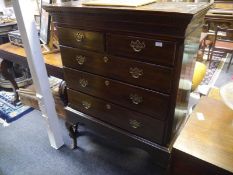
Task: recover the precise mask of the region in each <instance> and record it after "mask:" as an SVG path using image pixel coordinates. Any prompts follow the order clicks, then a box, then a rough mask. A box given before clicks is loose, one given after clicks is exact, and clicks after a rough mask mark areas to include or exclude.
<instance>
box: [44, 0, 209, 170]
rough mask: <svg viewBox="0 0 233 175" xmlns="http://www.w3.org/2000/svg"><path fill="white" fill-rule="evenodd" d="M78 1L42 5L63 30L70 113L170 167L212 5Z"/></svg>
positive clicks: (72, 117) (72, 119)
mask: <svg viewBox="0 0 233 175" xmlns="http://www.w3.org/2000/svg"><path fill="white" fill-rule="evenodd" d="M81 3H82V1H78V2H70V3H64V5H63V4H59V5H56V4H55V5H50V6H49V5H48V6H44V8H45V9H46V10H47V11H48V12H50V14H51V15H52V16H53V19H54V22H55V24H56V25H57V29H58V37H59V42H60V45H61V46H60V48H61V55H62V61H63V65H64V75H65V81H66V82H67V86H68V99H69V106H68V107H67V108H66V111H67V116H66V120H67V121H68V122H70V123H71V124H75V123H84V124H85V125H86V126H87V127H91V128H93V129H95V130H96V131H97V132H100V133H103V135H104V136H106V137H107V136H109V137H111V138H114V139H117V140H118V141H119V142H123V143H124V144H125V145H131V146H136V147H139V148H143V149H145V150H147V151H148V152H150V153H151V155H155V156H154V157H155V158H156V159H158V161H157V162H156V163H158V164H160V165H162V166H167V165H168V162H169V160H170V152H171V147H172V142H173V139H174V138H175V135H176V134H177V132H178V130H179V128H180V126H181V124H182V122H183V121H184V119H185V117H186V114H187V104H188V99H189V92H190V90H191V84H192V83H191V82H192V75H193V69H194V67H193V66H194V61H195V60H194V55H196V52H197V49H198V46H199V38H200V33H201V26H202V22H203V18H204V15H205V13H206V12H207V10H208V8H209V4H207V3H192V4H189V3H174V2H162V3H160V2H157V3H153V4H149V5H145V6H141V7H137V8H129V7H128V8H127V7H122V8H119V7H114V8H113V7H93V6H83V5H82V4H81ZM177 24H179V25H177ZM75 129H76V128H75Z"/></svg>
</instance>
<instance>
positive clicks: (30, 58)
mask: <svg viewBox="0 0 233 175" xmlns="http://www.w3.org/2000/svg"><path fill="white" fill-rule="evenodd" d="M31 3H32V2H31V0H13V7H14V11H15V16H16V19H17V24H18V27H19V30H20V33H21V37H22V40H23V45H24V48H25V51H26V55H27V62H28V65H29V68H30V72H31V75H32V79H33V83H34V85H35V88H36V93H37V97H38V99H39V106H40V109H41V112H42V116H43V117H44V118H45V120H46V124H47V132H48V136H49V141H50V144H51V146H52V147H53V148H55V149H58V148H60V147H61V146H62V145H63V144H64V142H63V138H62V134H61V130H60V125H59V121H58V117H57V113H56V110H55V103H54V99H53V96H52V93H51V90H50V87H49V80H48V75H47V71H46V67H45V63H44V59H43V55H42V53H41V46H40V43H39V37H38V34H37V30H36V26H35V22H34V16H33V11H32V4H31ZM38 134H40V133H38Z"/></svg>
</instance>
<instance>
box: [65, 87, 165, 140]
mask: <svg viewBox="0 0 233 175" xmlns="http://www.w3.org/2000/svg"><path fill="white" fill-rule="evenodd" d="M68 98H69V102H70V104H69V105H70V106H71V107H72V108H74V109H76V110H78V111H80V112H83V113H85V114H88V115H91V116H93V117H95V118H98V119H100V120H102V121H104V122H106V123H109V124H112V125H114V126H116V127H119V128H121V129H124V130H126V131H129V132H131V133H133V134H136V135H138V136H141V137H143V138H145V139H149V140H151V141H153V142H156V143H160V144H161V143H162V138H163V135H164V133H163V132H164V122H162V121H160V120H155V119H153V118H150V117H147V116H145V115H142V114H139V113H136V112H133V111H130V110H127V109H125V108H122V107H120V106H117V105H114V104H112V103H109V102H106V101H104V100H100V99H98V98H94V97H92V96H89V95H86V94H83V93H80V92H77V91H73V90H70V89H68Z"/></svg>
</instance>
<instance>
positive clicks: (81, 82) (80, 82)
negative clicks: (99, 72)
mask: <svg viewBox="0 0 233 175" xmlns="http://www.w3.org/2000/svg"><path fill="white" fill-rule="evenodd" d="M79 84H80V85H81V86H82V87H86V86H87V85H88V81H87V80H85V79H84V78H82V79H80V80H79Z"/></svg>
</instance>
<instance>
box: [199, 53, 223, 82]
mask: <svg viewBox="0 0 233 175" xmlns="http://www.w3.org/2000/svg"><path fill="white" fill-rule="evenodd" d="M225 60H226V58H225V57H224V56H223V55H216V56H213V58H212V62H211V65H210V66H209V65H207V71H206V75H205V77H204V79H203V80H202V82H201V85H210V86H211V85H214V83H215V81H216V79H217V78H218V76H219V73H220V72H221V70H222V68H223V65H224V63H225Z"/></svg>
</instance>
